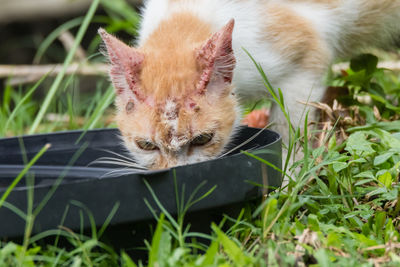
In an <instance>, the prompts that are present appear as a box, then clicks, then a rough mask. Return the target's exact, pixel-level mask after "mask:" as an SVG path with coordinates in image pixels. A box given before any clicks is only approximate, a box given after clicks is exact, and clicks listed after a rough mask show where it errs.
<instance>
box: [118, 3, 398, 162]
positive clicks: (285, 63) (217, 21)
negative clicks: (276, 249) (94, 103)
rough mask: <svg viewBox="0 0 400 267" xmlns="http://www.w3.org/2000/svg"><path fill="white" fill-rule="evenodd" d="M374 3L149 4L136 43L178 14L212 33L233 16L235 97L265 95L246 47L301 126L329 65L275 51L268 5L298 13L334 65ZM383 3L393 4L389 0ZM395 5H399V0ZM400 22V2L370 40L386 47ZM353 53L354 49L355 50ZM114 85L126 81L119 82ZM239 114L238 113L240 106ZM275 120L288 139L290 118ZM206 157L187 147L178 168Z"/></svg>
mask: <svg viewBox="0 0 400 267" xmlns="http://www.w3.org/2000/svg"><path fill="white" fill-rule="evenodd" d="M371 1H373V0H342V1H341V2H340V5H339V6H338V7H336V8H332V7H330V6H328V5H324V4H317V3H310V2H304V3H301V2H300V1H287V0H181V1H176V2H174V4H172V2H171V3H170V1H169V0H147V1H145V4H144V7H143V10H142V16H143V20H142V24H141V28H140V30H139V39H138V45H139V46H141V45H142V44H143V43H144V42H145V41H146V39H147V38H148V37H149V36H150V35H151V33H152V32H153V31H154V30H155V29H156V28H157V26H158V25H159V24H160V23H162V21H163V20H166V19H168V18H170V17H171V16H174V14H176V13H177V12H183V11H184V12H191V13H193V14H194V15H196V16H198V17H199V18H200V19H202V20H204V21H205V22H207V23H209V25H210V26H211V28H212V29H213V31H214V32H217V31H218V30H220V29H221V28H222V27H223V26H224V25H225V24H226V23H227V22H228V21H229V20H230V19H231V18H234V19H235V28H234V32H233V49H234V54H235V57H236V61H237V64H236V68H235V72H234V77H233V85H234V87H235V90H236V94H237V97H238V98H245V99H248V98H253V97H256V98H259V97H263V96H265V95H267V91H266V89H265V86H264V84H263V80H262V79H261V76H260V74H259V73H258V72H257V70H256V68H255V66H254V64H253V62H252V61H251V59H250V58H249V56H248V55H247V54H246V53H245V51H244V50H243V48H244V49H246V50H247V51H248V52H249V53H250V54H251V55H252V56H253V57H254V59H255V60H256V61H257V62H258V63H260V65H261V66H262V68H263V69H264V71H265V73H266V74H267V77H268V79H269V81H270V82H271V84H272V85H273V86H274V87H275V88H281V89H282V91H283V94H284V98H285V102H286V107H287V109H288V110H289V114H290V116H291V119H292V122H294V124H295V126H298V125H299V126H300V127H301V126H302V120H301V119H302V115H303V114H304V109H305V107H304V105H303V104H300V103H299V102H301V101H302V102H307V101H319V100H320V99H321V97H322V95H323V93H324V90H323V87H324V86H323V84H322V76H323V73H322V71H321V70H323V69H324V68H323V67H327V66H322V68H321V70H316V71H311V70H309V69H308V70H306V69H302V68H301V66H299V65H296V64H294V63H293V62H291V61H290V59H289V57H288V56H287V55H283V54H282V53H281V52H280V51H277V50H274V48H273V47H274V46H273V45H274V44H271V43H268V42H267V41H266V40H265V38H260V36H261V35H262V34H264V35H265V34H266V33H265V24H264V23H265V17H266V16H268V10H267V8H266V4H267V3H274V2H276V3H279V4H281V5H286V7H288V8H290V9H291V10H292V11H293V12H295V13H296V14H297V15H299V16H302V17H303V18H305V19H307V20H308V21H309V22H310V23H311V25H313V27H314V30H315V31H316V32H317V34H318V35H319V37H320V41H321V44H320V45H322V46H323V48H325V50H326V52H327V55H326V57H327V61H331V60H333V59H334V58H335V57H337V56H342V55H347V54H345V52H346V51H348V50H349V49H348V48H346V47H344V46H345V43H344V42H343V40H345V39H346V37H348V36H350V35H351V34H352V31H354V30H359V29H358V28H357V27H356V25H357V24H356V23H357V20H358V19H359V18H360V17H361V16H362V15H365V14H368V12H371V14H373V12H378V11H374V10H364V6H366V5H365V4H366V3H371ZM382 1H383V2H385V3H390V2H389V0H382ZM393 1H394V2H397V3H398V2H399V0H393ZM393 6H395V5H393ZM389 13H390V12H389ZM375 14H376V13H375ZM399 21H400V4H398V5H397V6H396V7H395V8H394V10H393V11H392V14H390V15H388V16H387V17H386V18H385V19H383V20H382V21H377V22H376V23H378V24H380V25H381V26H382V27H384V26H386V28H385V30H382V31H379V32H378V33H370V34H371V37H375V38H371V39H373V40H372V42H373V43H374V44H382V43H384V42H387V40H389V39H391V38H392V36H394V35H395V34H398V35H400V22H399ZM372 35H373V36H372ZM360 47H362V45H360ZM352 49H353V48H351V50H352ZM354 49H355V50H356V48H354ZM293 53H296V51H294V52H293ZM322 64H326V63H322ZM221 71H223V70H221ZM115 82H117V83H122V81H119V80H118V81H115ZM174 108H175V106H174V103H173V102H171V101H169V102H167V105H166V112H168V111H169V110H173V109H174ZM237 113H238V114H239V113H240V110H239V108H238V110H237ZM272 120H273V121H274V122H275V123H276V126H275V129H277V130H278V131H279V132H281V134H283V135H284V137H285V135H286V133H287V124H286V122H285V121H286V119H285V118H284V116H283V114H282V113H280V112H276V107H275V108H274V109H273V114H272ZM239 121H240V116H237V118H236V122H235V126H237V125H238V124H239ZM176 124H177V121H174V120H170V121H168V125H170V126H171V127H172V128H173V129H176V128H177V125H176ZM231 137H232V136H231ZM286 137H287V136H286ZM284 139H285V138H284ZM171 145H172V146H177V147H178V146H181V145H182V144H181V142H180V140H173V142H172V143H171ZM153 155H154V154H153ZM144 157H146V159H145V158H144ZM207 158H209V156H208V155H204V154H203V153H202V151H201V150H199V151H195V153H194V155H192V156H191V157H190V158H188V157H187V156H186V150H185V149H184V148H182V149H181V151H179V155H178V161H179V164H186V163H191V162H196V161H199V160H202V159H207ZM142 161H143V162H145V161H148V162H151V161H152V158H151V155H150V154H149V155H147V156H143V159H142Z"/></svg>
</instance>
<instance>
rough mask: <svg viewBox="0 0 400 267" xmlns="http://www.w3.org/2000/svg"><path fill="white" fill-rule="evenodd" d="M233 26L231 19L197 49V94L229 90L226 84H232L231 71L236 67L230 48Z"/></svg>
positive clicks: (233, 22)
mask: <svg viewBox="0 0 400 267" xmlns="http://www.w3.org/2000/svg"><path fill="white" fill-rule="evenodd" d="M234 25H235V21H234V19H231V20H230V21H229V22H228V23H227V24H226V25H225V26H224V27H223V28H222V29H221V30H220V31H218V32H216V33H215V34H213V35H212V36H211V38H210V39H208V40H207V41H206V42H205V43H204V44H203V45H202V46H201V47H200V48H198V49H197V51H196V52H197V55H196V56H197V63H198V65H199V67H200V70H201V77H200V81H199V83H198V84H197V88H196V89H197V92H198V93H204V92H206V91H207V90H226V88H230V87H229V86H227V84H230V83H231V82H232V78H233V70H234V68H235V65H236V59H235V55H234V53H233V48H232V33H233V27H234ZM217 93H221V92H217Z"/></svg>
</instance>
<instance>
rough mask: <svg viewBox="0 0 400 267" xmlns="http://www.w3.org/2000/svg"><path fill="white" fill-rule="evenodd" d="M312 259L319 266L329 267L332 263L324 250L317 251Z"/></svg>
mask: <svg viewBox="0 0 400 267" xmlns="http://www.w3.org/2000/svg"><path fill="white" fill-rule="evenodd" d="M314 257H315V258H316V259H317V261H318V263H319V266H321V267H329V266H331V264H332V262H331V260H330V259H329V254H328V252H327V251H326V250H325V249H319V250H317V251H316V252H315V253H314Z"/></svg>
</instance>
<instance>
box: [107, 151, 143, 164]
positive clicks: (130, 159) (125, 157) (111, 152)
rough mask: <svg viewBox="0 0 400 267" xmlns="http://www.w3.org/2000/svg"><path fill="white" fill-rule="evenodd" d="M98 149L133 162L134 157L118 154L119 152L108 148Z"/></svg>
mask: <svg viewBox="0 0 400 267" xmlns="http://www.w3.org/2000/svg"><path fill="white" fill-rule="evenodd" d="M100 151H104V152H107V153H110V154H113V155H116V156H118V157H120V158H123V159H126V160H128V161H131V162H135V161H134V159H133V158H131V157H128V156H125V155H123V154H120V153H117V152H114V151H111V150H108V149H100Z"/></svg>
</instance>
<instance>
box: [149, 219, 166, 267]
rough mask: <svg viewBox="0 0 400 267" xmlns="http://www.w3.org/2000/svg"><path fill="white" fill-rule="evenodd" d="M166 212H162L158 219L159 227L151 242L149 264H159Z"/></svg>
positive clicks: (151, 266)
mask: <svg viewBox="0 0 400 267" xmlns="http://www.w3.org/2000/svg"><path fill="white" fill-rule="evenodd" d="M164 218H165V215H164V213H161V216H160V218H159V219H158V223H157V228H156V231H155V232H154V236H153V240H152V242H151V249H150V252H149V266H150V267H153V266H158V264H156V263H157V261H158V254H159V250H160V246H161V238H162V233H163V225H164Z"/></svg>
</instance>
